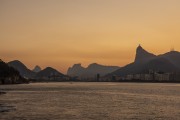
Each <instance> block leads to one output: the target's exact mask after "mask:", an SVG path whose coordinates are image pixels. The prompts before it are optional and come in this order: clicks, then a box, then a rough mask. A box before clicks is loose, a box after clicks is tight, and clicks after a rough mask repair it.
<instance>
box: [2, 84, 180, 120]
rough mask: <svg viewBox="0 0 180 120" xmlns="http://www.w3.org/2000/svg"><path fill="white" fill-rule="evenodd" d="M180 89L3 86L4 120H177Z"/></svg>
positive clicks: (173, 86)
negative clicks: (4, 92)
mask: <svg viewBox="0 0 180 120" xmlns="http://www.w3.org/2000/svg"><path fill="white" fill-rule="evenodd" d="M179 88H180V85H179V84H168V83H166V84H162V83H110V82H109V83H96V82H94V83H80V82H78V83H74V82H72V83H68V82H66V83H31V84H21V85H5V86H0V90H1V91H2V90H3V91H6V92H7V94H4V95H1V96H0V110H1V111H3V109H8V110H7V111H6V112H0V119H1V120H12V119H13V120H19V119H22V120H67V119H69V120H80V119H82V120H92V119H93V120H94V119H95V120H112V119H116V120H118V119H119V120H123V119H126V120H152V119H153V120H178V119H179V118H180V94H179V93H180V89H179Z"/></svg>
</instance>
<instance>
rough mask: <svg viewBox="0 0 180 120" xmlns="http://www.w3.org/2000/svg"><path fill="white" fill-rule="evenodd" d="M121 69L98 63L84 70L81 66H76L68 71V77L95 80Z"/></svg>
mask: <svg viewBox="0 0 180 120" xmlns="http://www.w3.org/2000/svg"><path fill="white" fill-rule="evenodd" d="M119 68H120V67H118V66H104V65H99V64H97V63H93V64H90V65H89V66H88V67H87V68H84V67H82V66H81V64H75V65H73V67H70V68H69V69H68V72H67V75H69V76H72V77H74V76H78V77H80V78H94V77H95V76H96V75H97V74H100V75H101V76H104V75H106V74H108V73H111V72H113V71H115V70H117V69H119Z"/></svg>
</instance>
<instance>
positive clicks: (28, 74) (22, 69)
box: [8, 60, 65, 79]
mask: <svg viewBox="0 0 180 120" xmlns="http://www.w3.org/2000/svg"><path fill="white" fill-rule="evenodd" d="M8 65H9V66H11V67H13V68H14V69H16V70H18V71H19V73H20V74H21V76H23V77H24V78H29V79H41V78H43V79H48V78H49V77H50V76H53V75H56V76H62V77H63V76H65V75H64V74H62V73H60V72H59V71H57V70H56V69H54V68H51V67H47V68H45V69H43V70H41V68H40V67H39V66H35V68H34V69H33V70H30V69H28V68H27V67H26V66H25V65H24V64H23V63H22V62H20V61H19V60H14V61H11V62H9V63H8Z"/></svg>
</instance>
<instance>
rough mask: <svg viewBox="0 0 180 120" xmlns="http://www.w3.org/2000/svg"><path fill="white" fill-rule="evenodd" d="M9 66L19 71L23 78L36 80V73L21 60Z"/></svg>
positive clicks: (12, 62)
mask: <svg viewBox="0 0 180 120" xmlns="http://www.w3.org/2000/svg"><path fill="white" fill-rule="evenodd" d="M8 65H9V66H11V67H13V68H14V69H16V70H18V71H19V72H20V74H21V76H23V77H25V78H34V76H35V73H34V72H33V71H31V70H29V69H28V68H27V67H26V66H25V65H24V64H23V63H22V62H20V61H19V60H14V61H11V62H9V63H8Z"/></svg>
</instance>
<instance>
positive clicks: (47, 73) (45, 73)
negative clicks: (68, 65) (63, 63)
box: [36, 67, 65, 79]
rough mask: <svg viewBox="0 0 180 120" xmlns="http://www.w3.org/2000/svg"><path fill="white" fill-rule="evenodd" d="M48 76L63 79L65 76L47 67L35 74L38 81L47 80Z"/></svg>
mask: <svg viewBox="0 0 180 120" xmlns="http://www.w3.org/2000/svg"><path fill="white" fill-rule="evenodd" d="M50 76H58V77H64V76H65V75H64V74H62V73H60V72H58V71H57V70H56V69H54V68H52V67H47V68H45V69H43V70H41V71H40V72H38V73H37V74H36V78H38V79H48V78H49V77H50Z"/></svg>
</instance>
